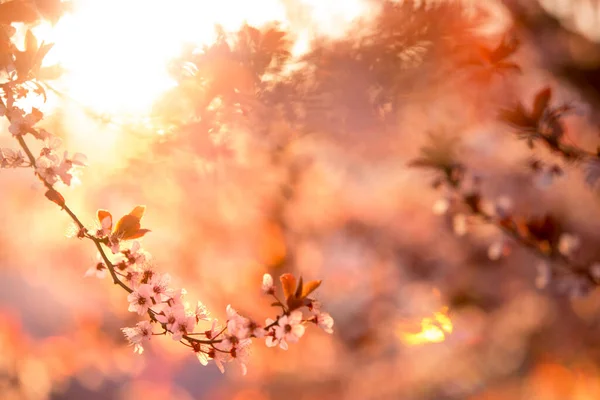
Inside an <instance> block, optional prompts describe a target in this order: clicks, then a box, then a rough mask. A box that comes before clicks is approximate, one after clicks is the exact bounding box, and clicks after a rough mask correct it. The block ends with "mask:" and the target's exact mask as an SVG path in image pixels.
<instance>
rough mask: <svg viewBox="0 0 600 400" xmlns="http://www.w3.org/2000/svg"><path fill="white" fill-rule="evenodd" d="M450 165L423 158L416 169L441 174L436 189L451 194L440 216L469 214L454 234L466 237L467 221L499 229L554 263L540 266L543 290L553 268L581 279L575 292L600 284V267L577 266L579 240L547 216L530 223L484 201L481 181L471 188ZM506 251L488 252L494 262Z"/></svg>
mask: <svg viewBox="0 0 600 400" xmlns="http://www.w3.org/2000/svg"><path fill="white" fill-rule="evenodd" d="M442 161H443V163H442ZM447 161H448V160H441V159H439V158H438V159H437V160H434V159H433V158H431V159H429V160H427V159H426V158H423V157H422V158H420V159H417V160H415V161H413V162H412V165H413V166H419V167H428V168H433V169H435V170H436V171H438V173H440V175H441V177H439V178H438V179H436V180H435V181H434V186H435V187H436V188H441V187H444V188H446V189H447V190H448V192H449V193H448V195H447V196H445V198H443V199H441V200H440V201H439V202H438V203H436V206H435V207H434V211H436V213H438V214H443V213H446V212H447V211H448V209H449V208H450V206H451V205H453V204H454V206H456V207H457V208H462V209H463V210H464V209H466V210H467V211H466V213H461V212H457V213H456V214H454V216H453V224H454V230H455V232H456V233H457V234H459V235H463V234H464V233H466V231H467V221H468V220H467V217H471V218H476V219H478V220H480V221H482V222H483V223H486V224H490V225H493V226H495V227H496V228H497V229H499V230H500V231H501V232H502V233H503V234H504V235H506V236H507V237H509V238H510V239H512V241H514V242H515V243H518V244H519V245H520V246H522V247H523V248H525V249H527V250H529V251H530V252H532V253H533V254H534V255H536V256H537V257H540V258H542V259H545V260H547V261H548V262H549V263H550V264H549V265H548V264H543V268H542V269H541V270H540V267H539V266H538V278H539V279H538V280H537V284H538V286H540V287H543V286H546V285H547V284H548V283H549V280H550V278H551V276H552V275H553V274H552V268H558V269H560V270H561V271H563V272H564V273H567V274H570V275H571V276H573V277H576V278H577V279H576V281H575V282H574V284H575V285H576V287H575V288H569V289H571V291H572V292H577V293H580V292H587V291H588V290H589V289H590V288H592V287H594V286H597V285H599V284H600V269H599V268H600V267H599V265H600V264H597V263H591V264H581V263H578V262H576V261H575V260H574V259H573V257H572V255H573V252H574V251H575V250H576V247H577V246H578V240H577V239H575V238H576V237H574V236H573V235H571V234H568V233H564V232H560V231H559V230H558V228H557V225H556V223H555V222H554V220H553V219H552V217H550V216H549V215H547V216H545V218H544V219H541V220H537V219H529V220H528V219H524V218H519V217H516V216H514V215H513V214H512V211H511V210H510V206H508V205H506V204H501V202H498V203H493V202H490V201H488V200H486V199H484V198H483V196H482V194H481V191H480V190H479V185H480V181H479V179H478V178H473V180H472V182H471V184H469V182H466V170H465V167H464V166H463V165H462V164H460V163H456V162H452V163H449V162H447ZM465 214H466V215H465ZM498 245H499V246H498ZM504 247H505V244H504V240H502V241H500V242H497V243H494V244H493V245H492V246H491V247H490V251H489V252H488V254H489V255H490V258H492V259H496V258H498V257H500V256H501V255H502V252H503V251H504Z"/></svg>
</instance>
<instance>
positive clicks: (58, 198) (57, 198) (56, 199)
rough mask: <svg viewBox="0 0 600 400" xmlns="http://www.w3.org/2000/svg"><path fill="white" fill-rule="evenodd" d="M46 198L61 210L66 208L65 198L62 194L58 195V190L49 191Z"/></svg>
mask: <svg viewBox="0 0 600 400" xmlns="http://www.w3.org/2000/svg"><path fill="white" fill-rule="evenodd" d="M46 197H47V198H48V200H50V201H51V202H53V203H55V204H57V205H59V206H60V207H61V208H64V206H65V198H64V197H63V196H62V195H61V194H60V193H58V192H57V191H56V190H54V189H48V191H47V192H46Z"/></svg>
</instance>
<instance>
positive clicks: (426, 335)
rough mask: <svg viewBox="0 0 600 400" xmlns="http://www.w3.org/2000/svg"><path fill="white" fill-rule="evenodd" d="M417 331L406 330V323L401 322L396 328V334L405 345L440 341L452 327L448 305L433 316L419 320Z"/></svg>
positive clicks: (444, 338) (450, 331) (449, 332)
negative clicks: (418, 329) (419, 328)
mask: <svg viewBox="0 0 600 400" xmlns="http://www.w3.org/2000/svg"><path fill="white" fill-rule="evenodd" d="M420 327H421V330H420V331H419V332H410V331H407V330H406V325H405V324H401V325H400V326H398V328H397V330H396V335H397V336H398V338H399V339H400V341H401V342H403V343H404V344H406V345H409V346H416V345H420V344H426V343H441V342H443V341H444V340H446V336H447V335H449V334H451V333H452V330H453V329H454V327H453V325H452V321H451V320H450V317H449V316H448V307H443V308H442V309H441V310H440V311H438V312H435V313H433V317H427V318H423V319H422V320H421V322H420Z"/></svg>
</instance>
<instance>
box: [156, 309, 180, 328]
mask: <svg viewBox="0 0 600 400" xmlns="http://www.w3.org/2000/svg"><path fill="white" fill-rule="evenodd" d="M181 318H185V310H184V309H183V306H182V305H176V306H172V307H165V308H164V309H163V311H162V313H161V314H159V315H157V316H156V319H157V320H158V322H160V323H161V324H165V326H166V328H167V330H168V331H170V332H173V330H174V326H175V324H176V323H177V321H178V320H179V319H181Z"/></svg>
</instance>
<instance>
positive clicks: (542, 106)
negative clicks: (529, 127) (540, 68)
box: [531, 87, 552, 121]
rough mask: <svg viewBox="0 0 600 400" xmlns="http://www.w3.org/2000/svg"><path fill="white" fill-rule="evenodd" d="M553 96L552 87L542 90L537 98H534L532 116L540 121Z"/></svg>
mask: <svg viewBox="0 0 600 400" xmlns="http://www.w3.org/2000/svg"><path fill="white" fill-rule="evenodd" d="M551 98H552V89H551V88H550V87H545V88H544V89H542V90H540V91H539V92H538V93H537V94H536V95H535V99H534V100H533V111H532V112H531V118H533V119H534V120H536V121H539V119H540V118H541V117H542V115H543V114H544V111H545V110H546V108H547V107H548V104H549V103H550V99H551Z"/></svg>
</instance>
